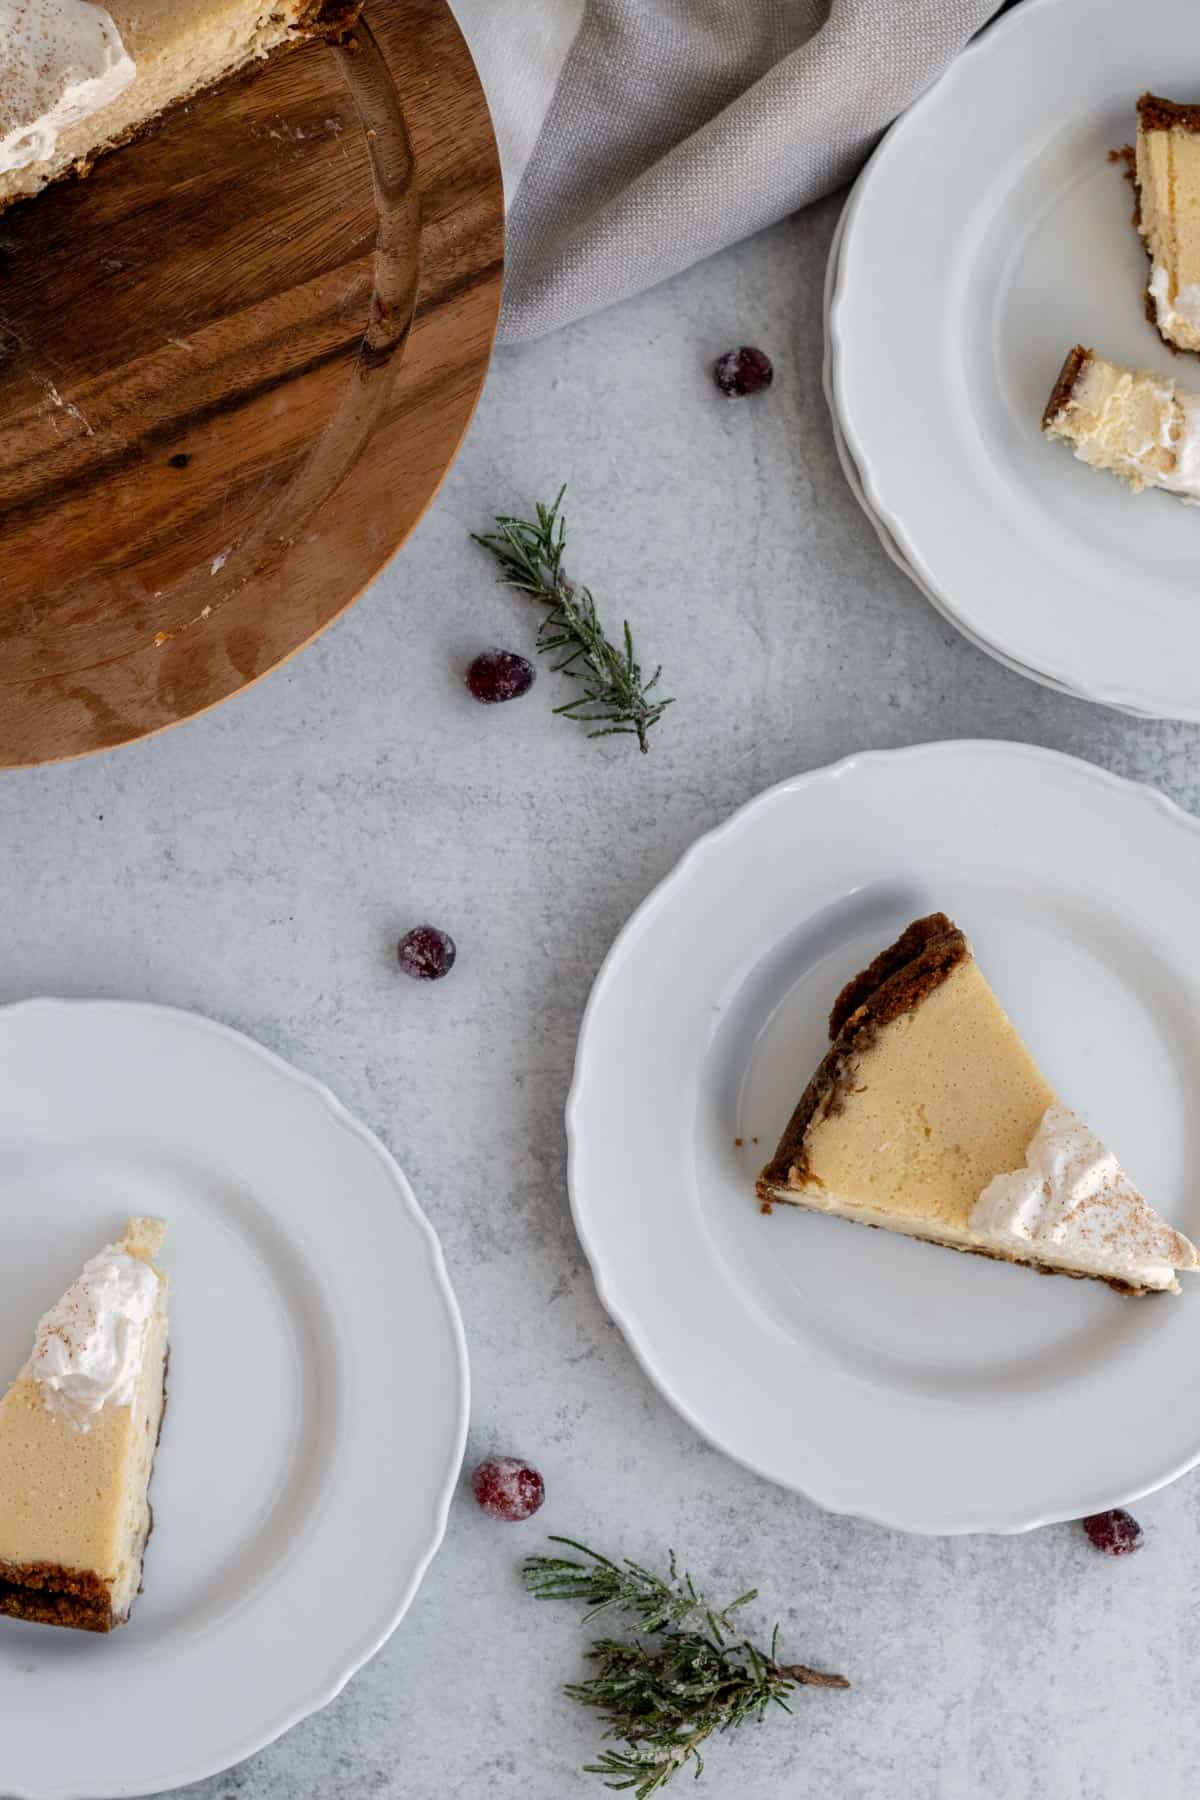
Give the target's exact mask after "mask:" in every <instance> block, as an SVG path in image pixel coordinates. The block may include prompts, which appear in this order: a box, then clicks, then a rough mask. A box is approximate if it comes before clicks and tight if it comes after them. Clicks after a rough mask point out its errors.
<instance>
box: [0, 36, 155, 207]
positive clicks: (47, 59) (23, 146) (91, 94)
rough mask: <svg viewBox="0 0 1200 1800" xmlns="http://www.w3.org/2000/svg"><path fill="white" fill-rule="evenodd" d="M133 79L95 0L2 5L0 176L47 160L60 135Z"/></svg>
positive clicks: (130, 64)
mask: <svg viewBox="0 0 1200 1800" xmlns="http://www.w3.org/2000/svg"><path fill="white" fill-rule="evenodd" d="M136 73H137V70H136V68H135V66H134V63H133V60H132V58H131V57H130V56H129V54H128V52H127V51H126V49H125V45H124V44H123V43H122V41H121V34H120V32H119V31H118V30H117V27H116V24H115V23H114V21H113V19H112V17H111V15H110V14H109V13H107V12H106V11H105V9H104V8H103V7H102V6H99V5H96V4H94V3H93V0H0V174H5V173H11V172H12V171H13V170H16V169H25V168H28V167H29V165H30V164H31V163H36V162H44V161H45V160H46V159H47V158H49V157H52V156H53V155H54V152H55V149H56V148H57V145H58V140H59V136H60V134H61V133H62V132H64V131H67V130H69V129H70V127H71V126H72V125H78V124H81V123H82V121H83V120H84V119H88V118H90V117H91V116H92V114H93V113H97V112H99V111H100V109H101V108H102V107H105V106H108V105H109V104H110V102H112V101H113V100H115V99H116V98H117V96H118V95H119V94H123V93H124V91H125V89H126V88H127V87H128V86H129V84H130V82H131V81H132V80H133V78H134V76H135V75H136Z"/></svg>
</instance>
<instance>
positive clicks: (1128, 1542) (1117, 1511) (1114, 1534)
mask: <svg viewBox="0 0 1200 1800" xmlns="http://www.w3.org/2000/svg"><path fill="white" fill-rule="evenodd" d="M1083 1529H1084V1530H1085V1531H1086V1532H1087V1534H1088V1537H1089V1538H1090V1539H1091V1541H1092V1543H1093V1544H1094V1545H1095V1547H1096V1549H1097V1550H1102V1551H1103V1552H1104V1554H1105V1556H1129V1555H1130V1554H1131V1552H1132V1551H1134V1550H1140V1549H1141V1547H1142V1528H1141V1526H1140V1525H1139V1524H1138V1522H1137V1520H1136V1519H1135V1518H1134V1516H1133V1514H1132V1513H1127V1512H1126V1511H1125V1508H1124V1507H1123V1506H1116V1507H1114V1508H1113V1509H1112V1511H1111V1512H1102V1513H1093V1514H1092V1515H1091V1517H1090V1518H1088V1519H1085V1520H1084V1521H1083Z"/></svg>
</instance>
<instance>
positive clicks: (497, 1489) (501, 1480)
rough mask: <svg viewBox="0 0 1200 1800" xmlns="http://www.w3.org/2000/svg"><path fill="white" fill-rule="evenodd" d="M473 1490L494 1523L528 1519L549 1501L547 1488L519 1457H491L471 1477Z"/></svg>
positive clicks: (535, 1472) (539, 1477) (535, 1471)
mask: <svg viewBox="0 0 1200 1800" xmlns="http://www.w3.org/2000/svg"><path fill="white" fill-rule="evenodd" d="M471 1488H472V1490H473V1492H474V1495H475V1498H476V1500H478V1502H479V1504H480V1506H482V1508H483V1510H484V1512H485V1513H491V1515H492V1517H493V1518H494V1519H510V1520H519V1519H528V1518H531V1517H532V1515H533V1514H534V1513H535V1512H536V1511H537V1509H538V1507H539V1506H540V1505H541V1504H542V1501H543V1500H544V1499H545V1498H546V1484H545V1482H544V1481H543V1480H542V1478H541V1476H540V1475H539V1474H538V1472H537V1470H536V1469H531V1468H530V1467H529V1465H528V1463H524V1462H522V1461H521V1458H520V1457H519V1456H489V1457H488V1458H487V1460H486V1462H481V1463H480V1465H479V1467H478V1468H477V1469H476V1471H475V1473H474V1474H473V1475H472V1477H471Z"/></svg>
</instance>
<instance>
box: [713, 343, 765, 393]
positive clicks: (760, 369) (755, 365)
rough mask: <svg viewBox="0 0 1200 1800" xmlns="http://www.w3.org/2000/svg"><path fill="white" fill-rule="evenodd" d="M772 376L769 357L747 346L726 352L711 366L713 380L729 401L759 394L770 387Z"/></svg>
mask: <svg viewBox="0 0 1200 1800" xmlns="http://www.w3.org/2000/svg"><path fill="white" fill-rule="evenodd" d="M774 374H775V371H774V369H773V368H772V367H771V359H770V357H769V356H767V355H766V354H765V353H764V352H763V351H762V350H754V349H751V347H750V346H749V345H747V344H743V345H742V347H741V349H740V350H727V351H726V352H725V354H724V356H719V357H718V358H717V360H716V362H715V363H714V364H713V380H714V381H715V382H716V384H717V386H718V387H719V388H720V390H721V392H722V393H723V394H725V395H727V396H728V398H729V399H730V400H733V399H735V398H736V397H738V396H739V395H741V394H761V392H762V390H763V389H764V388H767V387H770V385H771V381H772V378H773V377H774Z"/></svg>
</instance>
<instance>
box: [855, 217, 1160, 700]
mask: <svg viewBox="0 0 1200 1800" xmlns="http://www.w3.org/2000/svg"><path fill="white" fill-rule="evenodd" d="M848 211H849V201H847V203H846V205H844V206H843V208H842V210H841V213H840V214H839V216H838V221H837V224H836V226H835V227H834V232H833V237H832V238H831V240H830V244H829V254H828V257H827V259H826V263H825V283H824V290H823V297H822V321H823V329H824V334H825V338H824V348H823V353H822V357H821V389H822V392H823V394H824V396H825V405H826V407H827V409H828V412H829V425H830V432H831V435H832V437H833V447H834V449H835V451H836V452H837V459H838V463H839V465H840V467H841V471H842V474H843V475H844V476H845V478H846V486H847V487H848V488H849V489H850V492H851V493H852V494H853V496H854V498H855V499H856V500H857V501H858V504H859V506H860V507H861V508H862V512H863V516H864V517H865V519H866V521H867V523H868V524H869V525H870V526H871V528H872V530H873V531H874V533H875V536H876V537H877V538H878V539H879V543H880V545H881V547H882V549H883V551H884V553H885V555H886V556H887V558H888V561H889V562H890V563H892V564H893V565H894V566H895V567H896V568H897V569H899V571H900V573H901V574H902V575H905V576H907V578H908V580H909V581H910V582H911V583H912V585H913V586H914V587H915V588H916V590H917V592H918V594H920V596H921V598H922V599H923V600H925V601H927V602H928V604H929V605H930V606H931V607H932V608H933V610H934V612H935V613H937V615H938V617H939V618H940V619H942V620H943V621H944V623H945V624H947V625H949V626H951V627H952V628H953V629H954V630H955V631H957V632H958V634H959V636H960V637H962V638H965V639H966V641H967V643H968V644H970V646H971V648H972V649H973V650H978V651H980V652H981V654H982V655H984V656H987V657H990V658H991V660H992V661H993V662H996V663H999V665H1000V667H1001V668H1003V669H1008V670H1009V671H1010V672H1011V673H1012V674H1014V675H1021V676H1023V677H1024V678H1025V680H1026V681H1032V682H1034V683H1035V684H1036V685H1037V686H1038V687H1041V688H1046V689H1047V690H1048V691H1049V692H1050V693H1052V694H1064V695H1065V696H1066V697H1067V699H1068V700H1081V699H1083V700H1086V699H1087V697H1088V696H1087V695H1086V694H1081V693H1080V692H1079V691H1078V690H1077V689H1075V688H1073V687H1067V686H1066V685H1065V684H1064V683H1063V682H1061V681H1060V680H1059V679H1058V677H1057V676H1056V675H1050V674H1047V673H1045V672H1044V671H1043V670H1041V669H1034V668H1030V667H1029V666H1028V665H1027V664H1026V663H1022V662H1018V661H1017V660H1016V659H1015V658H1014V657H1012V656H1010V655H1009V653H1008V652H1007V651H1006V650H1000V649H998V648H997V647H996V646H995V645H993V644H990V643H988V642H987V640H986V639H985V638H982V637H977V636H976V634H975V630H974V628H973V627H972V628H971V629H968V628H967V626H966V625H965V624H964V623H963V622H962V620H961V619H959V618H957V617H956V616H955V615H954V614H953V613H952V612H951V611H950V610H949V608H948V607H947V606H946V604H945V603H944V601H942V600H940V599H939V598H938V596H937V594H936V593H934V592H933V590H932V589H931V588H930V587H929V586H928V584H927V583H926V582H925V581H924V580H923V579H922V577H921V576H920V575H919V574H918V573H917V571H916V569H914V568H913V567H912V566H911V564H910V563H909V562H908V561H907V560H906V559H905V555H904V552H903V550H902V549H901V547H900V545H899V544H898V543H897V541H896V539H895V538H894V537H893V536H892V534H891V532H890V530H889V529H888V527H887V525H885V523H884V521H883V520H882V518H880V517H879V515H878V514H877V513H876V512H875V511H874V509H873V507H872V505H871V502H870V500H869V499H868V497H867V493H866V489H865V487H864V484H863V480H862V477H861V476H860V474H859V472H858V469H857V467H856V466H855V462H854V458H853V457H852V455H851V454H850V446H849V445H848V444H847V442H846V439H845V437H844V435H843V432H842V422H841V419H840V417H839V416H838V405H837V395H836V391H835V386H834V367H833V345H832V335H833V334H832V326H831V322H830V321H831V314H832V311H833V304H834V298H835V296H836V293H837V284H838V272H839V269H840V265H841V249H842V237H843V234H844V232H845V227H846V214H847V212H848ZM1111 704H1112V706H1113V709H1114V710H1116V711H1118V712H1123V713H1127V714H1128V715H1129V717H1130V718H1133V719H1157V718H1159V717H1161V715H1159V714H1156V713H1144V712H1140V711H1138V710H1137V709H1136V708H1135V707H1132V706H1126V705H1125V704H1124V703H1123V702H1120V701H1115V700H1114V701H1113V702H1112V703H1111Z"/></svg>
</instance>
